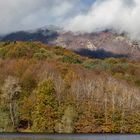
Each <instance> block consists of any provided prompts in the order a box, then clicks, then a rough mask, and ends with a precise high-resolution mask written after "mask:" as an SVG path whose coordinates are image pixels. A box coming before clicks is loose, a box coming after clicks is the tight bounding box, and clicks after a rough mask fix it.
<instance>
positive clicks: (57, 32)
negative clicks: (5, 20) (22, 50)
mask: <svg viewBox="0 0 140 140" xmlns="http://www.w3.org/2000/svg"><path fill="white" fill-rule="evenodd" d="M0 40H1V41H40V42H42V43H45V44H49V45H55V46H61V47H63V48H66V49H69V50H72V51H75V52H77V53H79V54H82V55H86V56H89V57H97V56H96V55H94V54H95V52H96V51H97V52H98V51H102V50H103V51H105V52H109V53H112V54H115V55H120V56H123V57H127V58H131V59H137V60H140V44H139V42H138V41H133V40H131V39H129V38H128V37H127V36H126V35H125V34H117V33H116V32H114V31H110V30H106V31H102V32H94V33H80V32H78V33H74V32H71V31H65V30H64V29H63V28H59V27H54V26H48V27H46V26H44V27H42V28H37V29H35V30H30V31H18V32H14V33H10V34H7V35H5V36H2V37H1V38H0ZM84 49H85V50H88V51H90V53H89V54H87V53H85V54H84V52H83V53H81V52H80V50H84ZM106 57H110V56H106V55H105V56H102V55H101V56H99V57H97V58H106ZM111 57H112V56H111Z"/></svg>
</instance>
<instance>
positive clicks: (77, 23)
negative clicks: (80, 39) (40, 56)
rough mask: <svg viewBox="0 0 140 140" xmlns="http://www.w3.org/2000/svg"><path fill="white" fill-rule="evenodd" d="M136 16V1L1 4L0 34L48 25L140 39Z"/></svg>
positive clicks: (139, 9) (15, 0)
mask: <svg viewBox="0 0 140 140" xmlns="http://www.w3.org/2000/svg"><path fill="white" fill-rule="evenodd" d="M88 1H89V2H90V0H88ZM139 13H140V0H93V2H90V4H88V2H86V1H85V0H1V1H0V34H5V33H9V32H13V31H17V30H28V29H33V28H37V27H42V26H44V25H49V24H50V25H51V24H52V25H58V26H63V27H64V28H65V29H67V30H71V31H75V32H77V31H78V32H79V31H80V32H96V31H102V30H106V29H113V30H115V31H117V32H119V33H121V32H125V33H127V34H128V35H129V36H131V37H132V38H135V39H140V18H139Z"/></svg>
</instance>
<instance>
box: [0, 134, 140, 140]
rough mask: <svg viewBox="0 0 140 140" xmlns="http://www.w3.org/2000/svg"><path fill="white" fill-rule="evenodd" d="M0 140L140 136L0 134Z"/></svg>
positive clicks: (129, 138)
mask: <svg viewBox="0 0 140 140" xmlns="http://www.w3.org/2000/svg"><path fill="white" fill-rule="evenodd" d="M0 140H140V135H45V134H0Z"/></svg>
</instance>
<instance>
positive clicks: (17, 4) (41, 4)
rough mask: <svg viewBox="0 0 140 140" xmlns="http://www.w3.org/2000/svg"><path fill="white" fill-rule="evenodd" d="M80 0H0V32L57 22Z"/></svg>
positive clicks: (72, 9)
mask: <svg viewBox="0 0 140 140" xmlns="http://www.w3.org/2000/svg"><path fill="white" fill-rule="evenodd" d="M79 1H80V0H0V34H2V33H7V32H11V31H15V30H25V29H31V28H36V27H39V26H44V25H47V24H58V23H57V22H60V21H62V20H64V17H65V16H66V15H67V16H68V15H69V14H70V12H71V11H74V6H75V5H76V3H78V2H79Z"/></svg>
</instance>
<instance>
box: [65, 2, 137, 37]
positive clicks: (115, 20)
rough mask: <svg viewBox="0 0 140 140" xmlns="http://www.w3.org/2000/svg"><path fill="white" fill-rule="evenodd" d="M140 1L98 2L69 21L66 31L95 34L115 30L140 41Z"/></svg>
mask: <svg viewBox="0 0 140 140" xmlns="http://www.w3.org/2000/svg"><path fill="white" fill-rule="evenodd" d="M139 14H140V0H97V1H96V2H95V3H94V4H93V5H92V7H91V8H90V9H89V11H88V12H87V13H85V14H79V15H78V16H75V17H74V18H72V19H71V20H70V21H67V25H66V26H65V28H66V29H68V30H72V31H82V32H93V31H94V32H95V31H102V30H106V29H113V30H115V31H117V32H119V33H121V32H125V33H127V34H128V35H129V36H130V37H131V38H134V39H140V18H139Z"/></svg>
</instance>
